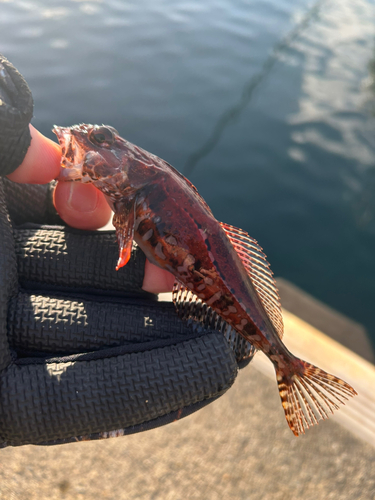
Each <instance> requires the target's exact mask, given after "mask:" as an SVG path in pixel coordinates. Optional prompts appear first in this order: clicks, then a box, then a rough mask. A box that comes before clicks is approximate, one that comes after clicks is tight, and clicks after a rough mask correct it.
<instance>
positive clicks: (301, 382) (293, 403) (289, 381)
mask: <svg viewBox="0 0 375 500" xmlns="http://www.w3.org/2000/svg"><path fill="white" fill-rule="evenodd" d="M301 365H302V369H301V370H300V373H294V374H293V375H288V376H287V375H285V374H284V373H283V372H282V371H281V370H276V376H277V381H278V386H279V393H280V398H281V403H282V405H283V408H284V412H285V417H286V420H287V422H288V425H289V427H290V428H291V430H292V432H293V433H294V435H295V436H299V435H300V434H304V433H305V430H306V429H308V428H309V427H310V426H311V425H314V424H317V423H318V420H320V419H323V420H324V419H326V418H328V417H329V415H328V413H333V411H334V410H338V409H339V404H345V402H344V400H348V399H349V397H352V396H355V395H356V394H357V393H356V391H355V390H354V389H353V388H352V387H351V386H350V385H349V384H347V383H346V382H344V381H343V380H340V379H339V378H337V377H335V376H333V375H330V374H329V373H326V372H325V371H324V370H321V369H320V368H318V367H316V366H314V365H311V364H310V363H307V362H306V361H302V362H301Z"/></svg>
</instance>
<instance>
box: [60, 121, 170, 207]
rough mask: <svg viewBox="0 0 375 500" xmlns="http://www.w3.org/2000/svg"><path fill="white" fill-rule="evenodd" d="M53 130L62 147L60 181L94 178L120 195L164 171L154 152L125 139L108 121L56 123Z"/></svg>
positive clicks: (104, 189)
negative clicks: (102, 122) (70, 124)
mask: <svg viewBox="0 0 375 500" xmlns="http://www.w3.org/2000/svg"><path fill="white" fill-rule="evenodd" d="M53 132H54V133H55V134H56V135H57V138H58V140H59V143H60V146H61V149H62V159H61V170H60V175H59V176H58V178H57V180H59V181H79V182H83V183H90V182H91V183H93V184H94V185H95V186H96V187H98V188H99V189H101V191H103V192H104V193H105V194H107V195H109V196H110V197H112V198H119V197H120V196H121V195H122V196H124V195H130V194H131V193H135V192H136V191H138V190H139V189H141V188H142V187H144V186H145V185H147V184H148V183H150V182H151V181H152V180H153V179H155V178H156V177H157V176H158V175H159V174H160V172H161V171H162V168H160V166H158V164H157V162H155V161H153V158H156V157H154V155H150V154H149V153H147V152H146V151H144V150H142V149H141V148H138V147H137V146H135V145H134V144H131V143H130V142H128V141H126V140H125V139H123V138H122V137H121V136H120V135H119V133H118V132H117V130H116V129H115V128H113V127H110V126H108V125H86V124H81V125H73V126H72V127H58V126H56V125H55V126H54V128H53ZM158 160H159V159H158ZM160 161H161V160H160ZM111 195H112V196H111Z"/></svg>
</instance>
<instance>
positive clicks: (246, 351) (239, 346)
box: [172, 280, 256, 363]
mask: <svg viewBox="0 0 375 500" xmlns="http://www.w3.org/2000/svg"><path fill="white" fill-rule="evenodd" d="M172 299H173V303H174V305H175V307H176V311H177V314H178V316H179V317H180V318H181V319H182V320H185V321H188V322H191V324H192V326H193V328H197V327H198V326H200V327H203V328H205V329H207V330H218V331H220V332H222V333H223V335H224V337H225V338H226V339H227V341H228V343H229V345H230V347H231V348H232V350H233V352H234V355H235V356H236V360H237V362H238V363H239V362H240V361H244V360H247V359H250V358H252V357H253V356H254V354H255V352H256V349H255V347H254V346H253V345H252V344H250V342H247V341H246V340H245V339H244V338H243V337H242V336H241V335H239V333H237V332H236V330H235V329H234V328H232V327H231V326H230V325H229V324H228V323H227V322H226V321H224V320H223V318H221V317H220V316H219V314H217V312H216V311H214V310H213V309H212V307H210V306H208V305H207V304H205V303H204V302H202V301H201V299H200V298H199V297H197V296H196V295H195V293H193V292H192V291H191V290H189V289H188V288H186V287H185V286H184V285H183V284H182V283H180V282H179V281H177V280H176V281H175V283H174V286H173V292H172Z"/></svg>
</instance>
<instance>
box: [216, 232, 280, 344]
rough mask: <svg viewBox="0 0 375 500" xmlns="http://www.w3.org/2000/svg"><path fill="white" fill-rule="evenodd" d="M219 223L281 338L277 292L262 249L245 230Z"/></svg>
mask: <svg viewBox="0 0 375 500" xmlns="http://www.w3.org/2000/svg"><path fill="white" fill-rule="evenodd" d="M220 225H221V227H222V228H223V229H224V231H225V233H226V235H227V236H228V238H229V240H230V242H231V243H232V245H233V248H234V249H235V250H236V252H237V254H238V256H239V258H240V259H241V261H242V263H243V265H244V267H245V269H246V271H247V274H248V275H249V277H250V279H251V282H252V284H253V285H254V288H255V290H256V291H257V293H258V296H259V298H260V300H261V302H262V304H263V307H264V309H265V311H266V313H267V315H268V317H269V318H270V320H271V321H272V324H273V326H274V327H275V329H276V331H277V333H278V335H279V337H280V338H282V336H283V333H284V324H283V316H282V312H281V304H280V297H279V292H278V290H277V287H276V282H275V279H274V277H273V273H272V271H271V269H270V265H269V263H268V262H267V258H266V256H265V254H264V253H263V249H262V248H261V247H260V246H259V245H258V242H257V241H256V240H254V239H253V238H251V236H249V235H248V234H247V233H246V231H243V230H242V229H239V228H237V227H234V226H230V225H229V224H224V223H223V222H220Z"/></svg>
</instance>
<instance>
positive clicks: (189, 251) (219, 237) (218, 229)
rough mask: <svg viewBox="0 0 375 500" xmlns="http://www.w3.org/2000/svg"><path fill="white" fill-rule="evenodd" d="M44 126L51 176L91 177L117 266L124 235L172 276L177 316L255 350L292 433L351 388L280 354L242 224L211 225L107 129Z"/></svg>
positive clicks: (182, 189) (123, 258) (194, 195)
mask: <svg viewBox="0 0 375 500" xmlns="http://www.w3.org/2000/svg"><path fill="white" fill-rule="evenodd" d="M54 132H55V133H56V135H57V137H58V139H59V142H60V145H61V147H62V150H63V157H62V163H61V167H62V169H61V174H60V177H59V180H66V181H79V182H91V183H93V185H94V186H95V187H97V188H98V189H100V190H101V191H102V192H103V193H104V194H105V195H106V196H107V197H108V199H109V201H110V203H111V204H112V208H113V211H114V217H113V224H114V226H115V228H116V233H117V240H118V243H119V260H118V263H117V269H119V268H120V267H122V266H124V265H126V263H127V262H128V260H129V258H130V252H131V246H132V242H133V239H134V240H135V241H136V242H137V244H138V245H139V246H140V247H141V249H142V250H143V252H144V253H145V254H146V256H147V258H148V259H149V261H150V262H152V263H153V264H155V265H157V266H159V267H160V268H162V269H165V270H167V271H169V272H170V273H172V274H173V275H174V276H175V278H176V283H175V287H174V293H173V299H174V302H175V304H176V308H177V311H178V313H179V314H180V316H181V317H182V318H185V319H188V318H194V319H198V320H199V321H203V322H205V321H207V318H212V317H218V318H220V320H221V321H222V322H225V325H227V326H228V328H231V329H233V330H234V331H236V332H237V333H238V334H239V335H241V336H242V338H243V339H245V341H246V342H249V343H250V344H251V345H252V346H254V348H256V349H260V350H262V351H263V352H264V353H265V354H266V355H267V356H268V358H269V359H270V361H271V362H272V363H273V364H274V367H275V371H276V379H277V383H278V387H279V394H280V398H281V403H282V406H283V409H284V412H285V417H286V420H287V422H288V425H289V427H290V428H291V430H292V431H293V433H294V434H295V435H296V436H298V435H299V434H301V433H304V431H305V429H307V428H309V426H310V425H313V424H316V423H318V419H319V418H322V419H325V418H327V417H328V413H329V412H333V410H335V409H338V407H339V406H338V405H339V404H342V403H344V400H346V399H348V397H350V396H354V395H355V394H356V392H355V391H354V389H353V388H352V387H351V386H350V385H349V384H347V383H346V382H344V381H342V380H340V379H338V378H337V377H335V376H333V375H330V374H328V373H326V372H324V371H323V370H321V369H320V368H317V367H315V366H313V365H311V364H309V363H308V362H306V361H303V360H301V359H299V358H296V357H295V356H293V354H292V353H290V352H289V351H288V349H287V348H286V346H285V345H284V344H283V342H282V334H283V323H282V314H281V306H280V302H279V297H278V292H277V289H276V286H275V281H274V279H273V276H272V272H271V270H270V268H269V265H268V262H267V260H266V258H265V255H264V254H263V251H262V248H261V247H260V246H259V245H258V243H257V242H256V241H255V240H254V239H252V238H251V237H250V236H249V235H248V234H247V233H246V232H245V231H243V230H241V229H238V228H235V227H234V226H230V225H228V224H224V223H220V222H218V221H217V220H216V219H215V217H214V216H213V214H212V212H211V210H210V208H209V207H208V205H207V203H206V202H205V201H204V200H203V198H202V197H201V196H200V195H199V193H198V191H197V190H196V188H195V187H194V186H193V185H192V184H191V183H190V182H189V181H188V180H187V179H186V178H185V177H184V176H183V175H182V174H180V173H179V172H178V171H177V170H175V169H174V168H173V167H172V166H171V165H169V164H168V163H167V162H165V161H164V160H162V159H160V158H158V157H156V156H155V155H153V154H151V153H148V152H147V151H144V150H143V149H141V148H139V147H137V146H135V145H134V144H131V143H130V142H128V141H126V140H125V139H123V138H122V137H120V136H119V134H118V132H117V131H116V130H115V129H114V128H112V127H110V126H104V125H103V126H98V125H84V124H83V125H75V126H73V127H66V128H63V127H55V128H54Z"/></svg>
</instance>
